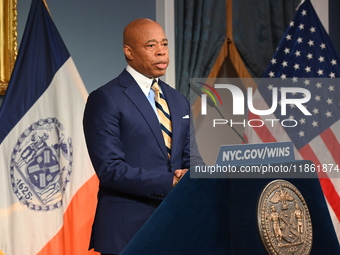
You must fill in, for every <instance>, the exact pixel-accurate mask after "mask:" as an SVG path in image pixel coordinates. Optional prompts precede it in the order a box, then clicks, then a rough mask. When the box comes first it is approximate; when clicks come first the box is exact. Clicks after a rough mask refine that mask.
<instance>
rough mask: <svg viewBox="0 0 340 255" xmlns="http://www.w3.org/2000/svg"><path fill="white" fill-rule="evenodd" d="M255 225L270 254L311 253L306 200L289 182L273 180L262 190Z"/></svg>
mask: <svg viewBox="0 0 340 255" xmlns="http://www.w3.org/2000/svg"><path fill="white" fill-rule="evenodd" d="M257 222H258V229H259V233H260V236H261V239H262V243H263V244H264V246H265V247H266V249H267V251H268V253H269V254H280V255H288V254H289V255H293V254H294V255H305V254H306V255H307V254H310V252H311V248H312V237H313V231H312V221H311V217H310V214H309V210H308V207H307V204H306V201H305V199H304V198H303V196H302V194H301V193H300V191H299V190H298V189H297V188H296V187H295V186H294V185H293V184H291V183H290V182H287V181H285V180H275V181H272V182H270V183H269V184H268V185H267V186H266V187H265V188H264V189H263V191H262V193H261V195H260V198H259V201H258V204H257Z"/></svg>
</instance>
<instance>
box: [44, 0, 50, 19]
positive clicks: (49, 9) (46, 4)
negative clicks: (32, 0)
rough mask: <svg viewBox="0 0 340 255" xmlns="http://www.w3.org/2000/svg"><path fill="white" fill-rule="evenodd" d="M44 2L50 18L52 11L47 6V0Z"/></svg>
mask: <svg viewBox="0 0 340 255" xmlns="http://www.w3.org/2000/svg"><path fill="white" fill-rule="evenodd" d="M42 1H43V3H44V5H45V7H46V9H47V11H48V13H49V14H50V16H51V12H50V9H48V5H47V3H46V0H42Z"/></svg>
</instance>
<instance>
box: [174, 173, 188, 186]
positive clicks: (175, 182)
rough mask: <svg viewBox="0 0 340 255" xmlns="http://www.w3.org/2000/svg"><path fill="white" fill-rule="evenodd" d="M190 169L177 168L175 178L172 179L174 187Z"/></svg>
mask: <svg viewBox="0 0 340 255" xmlns="http://www.w3.org/2000/svg"><path fill="white" fill-rule="evenodd" d="M187 171H188V169H177V170H176V171H175V172H174V178H173V181H172V187H175V186H176V184H177V183H178V182H179V180H180V179H182V177H183V176H184V175H185V173H186V172H187Z"/></svg>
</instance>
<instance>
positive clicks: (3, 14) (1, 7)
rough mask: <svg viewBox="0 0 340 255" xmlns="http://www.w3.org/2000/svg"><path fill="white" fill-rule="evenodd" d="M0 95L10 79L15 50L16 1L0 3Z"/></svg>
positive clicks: (4, 90) (6, 0) (8, 0)
mask: <svg viewBox="0 0 340 255" xmlns="http://www.w3.org/2000/svg"><path fill="white" fill-rule="evenodd" d="M0 19H1V20H0V95H4V94H5V92H6V89H7V86H8V82H9V79H10V77H11V73H12V69H13V66H14V62H15V59H16V56H17V54H18V50H17V47H18V45H17V0H1V1H0Z"/></svg>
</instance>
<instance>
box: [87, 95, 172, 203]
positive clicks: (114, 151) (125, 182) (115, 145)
mask: <svg viewBox="0 0 340 255" xmlns="http://www.w3.org/2000/svg"><path fill="white" fill-rule="evenodd" d="M120 119H121V116H120V113H119V110H118V108H117V105H116V104H115V103H114V102H112V98H111V97H109V96H108V95H107V94H106V93H104V92H102V91H101V90H97V91H94V92H92V93H91V94H90V96H89V98H88V101H87V104H86V107H85V112H84V120H83V126H84V134H85V138H86V143H87V147H88V152H89V155H90V158H91V160H92V164H93V166H94V169H95V171H96V173H97V175H98V177H99V180H100V185H101V186H102V187H104V188H105V189H108V190H114V191H118V192H122V193H127V194H131V195H136V196H142V197H147V198H153V199H163V198H164V197H165V196H166V195H167V194H168V193H169V192H170V190H171V189H172V180H173V173H172V172H169V171H157V170H150V169H148V170H147V169H143V168H141V167H132V166H131V165H129V164H128V163H127V162H126V160H125V155H124V150H123V146H124V145H123V144H122V141H121V129H120V128H121V127H120Z"/></svg>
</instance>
